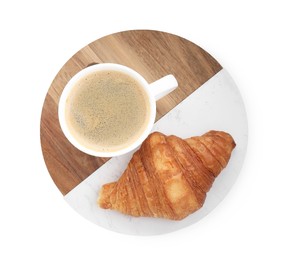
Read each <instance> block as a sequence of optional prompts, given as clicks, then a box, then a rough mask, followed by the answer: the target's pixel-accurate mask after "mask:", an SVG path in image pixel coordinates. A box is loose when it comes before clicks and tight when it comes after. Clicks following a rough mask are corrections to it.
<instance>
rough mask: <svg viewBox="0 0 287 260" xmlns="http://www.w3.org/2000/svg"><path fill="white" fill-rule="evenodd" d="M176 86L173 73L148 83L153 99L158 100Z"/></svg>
mask: <svg viewBox="0 0 287 260" xmlns="http://www.w3.org/2000/svg"><path fill="white" fill-rule="evenodd" d="M177 87H178V83H177V80H176V78H175V77H174V76H173V75H167V76H164V77H162V78H160V79H158V80H157V81H155V82H153V83H151V84H150V91H151V93H152V94H153V95H154V97H155V100H159V99H161V98H162V97H164V96H166V95H167V94H169V93H170V92H172V91H173V90H175V89H176V88H177Z"/></svg>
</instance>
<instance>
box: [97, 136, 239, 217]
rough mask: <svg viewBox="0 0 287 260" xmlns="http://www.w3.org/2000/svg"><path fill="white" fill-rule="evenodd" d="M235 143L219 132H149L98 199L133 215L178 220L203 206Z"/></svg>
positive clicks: (100, 204)
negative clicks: (189, 134) (191, 134)
mask: <svg viewBox="0 0 287 260" xmlns="http://www.w3.org/2000/svg"><path fill="white" fill-rule="evenodd" d="M234 147H235V142H234V140H233V138H232V137H231V136H230V135H229V134H228V133H225V132H221V131H209V132H208V133H206V134H204V135H202V136H198V137H191V138H188V139H185V140H183V139H181V138H179V137H176V136H173V135H172V136H165V135H164V134H161V133H159V132H155V133H152V134H150V135H149V136H148V138H147V139H146V140H145V141H144V142H143V144H142V146H141V147H140V149H139V150H138V151H136V152H135V153H134V155H133V157H132V159H131V161H130V162H129V164H128V166H127V169H126V170H125V171H124V173H123V174H122V176H121V177H120V179H119V180H118V181H117V182H112V183H108V184H105V185H103V187H102V189H101V191H100V194H99V198H98V204H99V206H100V207H102V208H104V209H114V210H117V211H120V212H122V213H124V214H128V215H132V216H136V217H138V216H149V217H161V218H167V219H173V220H180V219H183V218H185V217H186V216H188V215H189V214H191V213H193V212H195V211H196V210H198V209H199V208H201V207H202V205H203V203H204V201H205V198H206V193H207V192H208V191H209V189H210V187H211V186H212V183H213V181H214V179H215V177H216V176H218V174H219V173H220V172H221V170H222V169H223V168H224V167H225V166H226V165H227V163H228V161H229V158H230V155H231V152H232V150H233V148H234Z"/></svg>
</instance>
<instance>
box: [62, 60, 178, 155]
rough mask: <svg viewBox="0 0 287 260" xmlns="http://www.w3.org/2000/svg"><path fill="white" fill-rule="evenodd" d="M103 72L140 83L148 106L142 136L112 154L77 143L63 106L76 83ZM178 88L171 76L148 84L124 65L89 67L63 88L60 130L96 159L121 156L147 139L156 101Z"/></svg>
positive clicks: (153, 119)
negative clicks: (113, 73)
mask: <svg viewBox="0 0 287 260" xmlns="http://www.w3.org/2000/svg"><path fill="white" fill-rule="evenodd" d="M105 70H108V71H110V70H113V71H120V72H123V73H125V74H127V75H129V76H130V77H132V78H134V79H135V80H137V82H139V83H140V86H141V87H142V89H143V90H144V91H145V92H146V94H147V96H148V98H149V106H150V118H149V122H148V124H147V125H146V128H145V130H144V131H143V132H142V134H141V135H140V136H139V138H138V139H137V140H135V141H134V142H133V143H132V144H131V145H129V146H128V147H125V148H123V149H120V150H117V151H112V152H103V151H96V150H92V149H90V148H87V147H85V146H84V145H83V144H81V143H80V142H78V141H77V140H76V138H75V137H74V136H73V135H72V134H71V132H70V130H69V128H68V126H67V123H66V119H65V110H66V109H65V106H66V101H67V98H68V97H69V94H70V92H71V90H72V89H73V88H74V87H75V86H76V84H75V83H76V82H77V81H78V80H79V79H81V78H83V77H85V76H86V75H87V74H90V73H97V72H99V71H105ZM177 86H178V83H177V80H176V79H175V77H174V76H173V75H167V76H165V77H163V78H160V79H159V80H157V81H155V82H153V83H151V84H149V83H148V82H147V81H146V80H145V79H144V78H143V77H142V76H141V75H140V74H139V73H137V72H136V71H134V70H133V69H131V68H129V67H126V66H124V65H120V64H114V63H101V64H96V65H92V66H89V67H87V68H85V69H83V70H81V71H79V72H78V73H77V74H76V75H74V76H73V77H72V78H71V79H70V81H69V82H68V83H67V85H66V86H65V88H64V90H63V93H62V95H61V97H60V101H59V106H58V115H59V121H60V126H61V128H62V131H63V133H64V134H65V136H66V138H67V139H68V140H69V141H70V142H71V143H72V144H73V145H74V146H75V147H76V148H78V149H79V150H81V151H82V152H84V153H87V154H90V155H93V156H98V157H113V156H118V155H122V154H125V153H128V152H130V151H132V150H134V149H135V148H137V147H138V146H140V145H141V143H142V142H143V141H144V140H145V139H146V138H147V136H148V135H149V133H150V132H151V130H152V127H153V124H154V121H155V117H156V101H157V100H158V99H160V98H162V97H164V96H165V95H167V94H169V93H170V92H171V91H173V90H174V89H176V88H177Z"/></svg>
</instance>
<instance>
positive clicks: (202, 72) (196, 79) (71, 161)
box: [40, 30, 222, 195]
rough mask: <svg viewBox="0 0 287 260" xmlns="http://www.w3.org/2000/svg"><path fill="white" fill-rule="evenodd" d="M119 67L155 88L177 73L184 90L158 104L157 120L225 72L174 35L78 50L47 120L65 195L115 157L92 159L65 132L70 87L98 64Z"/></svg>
mask: <svg viewBox="0 0 287 260" xmlns="http://www.w3.org/2000/svg"><path fill="white" fill-rule="evenodd" d="M107 62H108V63H119V64H123V65H126V66H128V67H130V68H132V69H134V70H136V71H137V72H139V73H140V74H141V75H142V76H143V77H144V78H145V79H146V80H147V81H148V82H149V83H151V82H153V81H155V80H157V79H159V78H161V77H163V76H165V75H167V74H173V75H174V76H175V77H176V79H177V81H178V84H179V87H178V88H177V89H176V90H175V91H173V92H172V93H171V94H169V95H168V96H166V97H164V98H162V99H161V100H159V101H157V116H156V121H157V120H159V119H160V118H161V117H162V116H164V115H165V114H166V113H168V112H169V111H170V110H171V109H173V108H174V107H175V106H176V105H177V104H179V103H180V102H181V101H183V100H184V99H185V98H187V97H188V96H189V95H191V94H192V93H193V92H194V91H195V90H196V89H197V88H199V87H200V86H201V85H202V84H203V83H205V82H206V81H207V80H208V79H210V78H211V77H213V76H214V75H215V74H216V73H217V72H218V71H220V70H221V69H222V67H221V65H220V64H219V63H218V62H217V61H216V60H215V59H214V58H213V57H212V56H211V55H209V54H208V53H207V52H206V51H204V50H203V49H202V48H200V47H199V46H197V45H196V44H194V43H192V42H190V41H188V40H186V39H184V38H182V37H179V36H176V35H173V34H169V33H165V32H159V31H151V30H132V31H124V32H119V33H115V34H112V35H108V36H105V37H103V38H100V39H98V40H96V41H94V42H92V43H90V44H89V45H87V46H86V47H84V48H82V49H81V50H80V51H78V52H77V53H76V54H75V55H74V56H73V57H71V59H69V60H68V61H67V63H66V64H65V65H64V66H63V67H62V68H61V70H60V71H59V72H58V74H57V75H56V77H55V79H54V80H53V82H52V84H51V86H50V88H49V90H48V93H47V95H46V98H45V101H44V104H43V110H42V116H41V126H40V133H41V146H42V152H43V156H44V160H45V163H46V166H47V168H48V171H49V173H50V175H51V177H52V179H53V181H54V182H55V184H56V185H57V187H58V189H59V190H60V191H61V193H62V194H63V195H65V194H67V193H68V192H69V191H71V190H72V189H73V188H74V187H76V186H77V185H78V184H79V183H81V182H82V181H83V180H84V179H86V178H87V177H88V176H89V175H90V174H92V173H93V172H95V171H96V170H97V169H98V168H99V167H101V166H102V165H103V164H104V163H106V162H107V161H108V160H109V158H100V157H94V156H90V155H87V154H85V153H83V152H81V151H79V150H78V149H77V148H75V147H74V146H73V145H72V144H70V142H69V141H68V140H67V139H66V137H65V136H64V134H63V132H62V131H61V128H60V125H59V120H58V102H59V98H60V95H61V93H62V91H63V89H64V87H65V85H66V84H67V82H68V81H69V80H70V79H71V77H73V76H74V75H75V74H76V73H77V72H79V71H80V70H82V69H83V68H85V67H87V66H89V65H92V64H97V63H107Z"/></svg>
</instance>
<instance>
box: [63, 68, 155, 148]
mask: <svg viewBox="0 0 287 260" xmlns="http://www.w3.org/2000/svg"><path fill="white" fill-rule="evenodd" d="M149 118H150V105H149V98H148V95H147V94H146V92H145V91H144V90H143V88H142V87H141V84H140V83H139V82H138V81H137V80H135V79H134V78H132V77H131V76H129V75H127V74H125V73H123V72H120V71H113V70H109V71H105V70H104V71H99V72H92V73H90V74H87V75H86V76H84V77H83V78H81V79H79V80H78V81H77V82H76V83H75V86H74V88H73V89H72V91H71V92H70V94H69V97H68V99H67V101H66V108H65V119H66V123H67V126H68V128H69V130H70V132H71V133H72V135H73V136H74V137H75V139H77V141H78V142H79V143H81V144H82V145H83V146H85V147H87V148H88V149H92V150H94V151H99V152H113V151H117V150H120V149H123V148H125V147H128V146H129V145H130V144H132V143H133V142H134V141H135V140H137V139H138V138H139V136H140V135H141V134H142V133H143V132H144V130H145V128H146V126H147V124H148V122H149Z"/></svg>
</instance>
